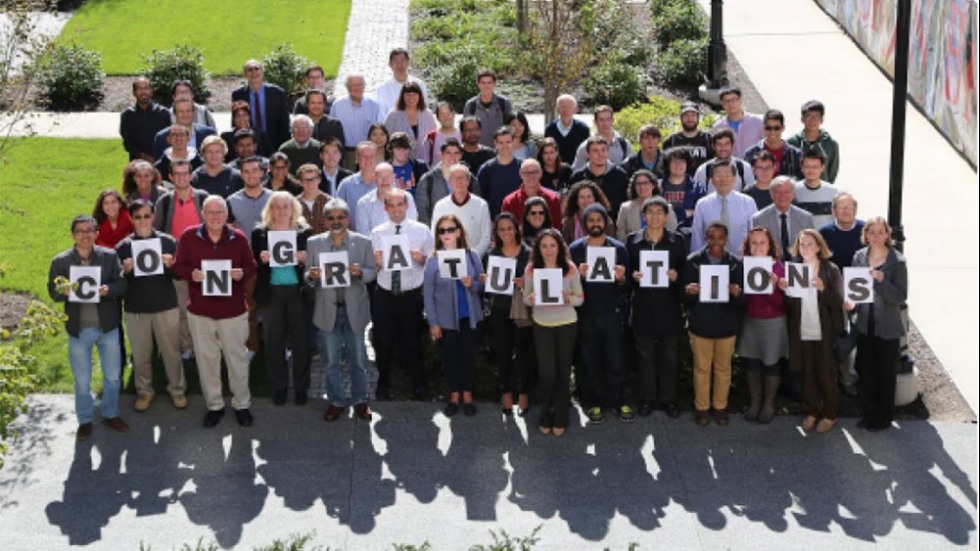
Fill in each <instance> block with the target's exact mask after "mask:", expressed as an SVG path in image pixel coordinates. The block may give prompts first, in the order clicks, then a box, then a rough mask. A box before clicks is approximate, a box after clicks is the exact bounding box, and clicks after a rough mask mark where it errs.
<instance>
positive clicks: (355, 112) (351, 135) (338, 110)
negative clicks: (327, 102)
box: [330, 73, 385, 170]
mask: <svg viewBox="0 0 980 551" xmlns="http://www.w3.org/2000/svg"><path fill="white" fill-rule="evenodd" d="M344 85H345V86H346V87H347V97H344V98H341V99H339V100H337V101H335V102H333V105H332V106H331V107H330V116H331V117H334V118H337V119H340V123H341V124H342V125H343V126H344V143H345V144H347V147H345V148H344V168H346V169H347V170H354V167H355V166H356V164H355V160H356V159H355V154H356V148H355V147H353V144H358V143H361V142H362V141H364V140H366V139H367V136H368V129H369V128H370V127H371V125H372V124H374V123H376V122H382V121H383V120H384V116H385V114H384V113H382V112H381V107H380V106H379V105H378V102H376V101H374V100H373V99H371V98H368V97H365V96H364V89H365V88H367V82H366V81H365V80H364V75H362V74H360V73H351V74H349V75H347V78H346V79H345V80H344Z"/></svg>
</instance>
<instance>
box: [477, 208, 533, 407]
mask: <svg viewBox="0 0 980 551" xmlns="http://www.w3.org/2000/svg"><path fill="white" fill-rule="evenodd" d="M535 199H541V198H540V197H537V198H535ZM537 208H540V209H542V211H543V212H547V209H546V208H545V205H544V200H543V199H541V204H540V205H538V206H537ZM530 256H531V247H529V246H528V245H526V244H524V240H523V238H522V237H521V229H520V227H519V226H518V224H517V218H515V217H514V215H513V214H511V213H510V212H506V211H503V212H501V213H500V214H498V215H497V220H496V221H495V222H494V227H493V248H491V249H490V253H489V254H488V256H487V273H486V274H484V275H483V276H482V278H481V279H482V280H483V283H484V288H485V289H486V292H487V294H488V295H489V297H490V318H489V321H488V324H489V333H490V348H491V349H492V350H493V357H494V360H495V363H496V364H497V373H498V374H499V376H500V390H501V395H500V409H501V411H502V412H503V414H504V415H512V414H513V413H514V393H515V392H516V393H517V407H518V408H519V409H520V413H521V415H524V414H526V413H527V409H528V405H529V404H528V389H529V385H530V370H531V367H532V365H533V362H534V348H533V346H534V340H533V339H534V334H533V330H532V329H531V327H532V324H531V317H530V314H531V313H530V311H529V310H528V308H527V306H525V305H524V301H523V300H521V295H520V293H522V292H523V290H524V270H526V269H527V261H528V259H529V258H530ZM498 259H506V260H509V261H511V262H513V263H514V264H513V266H514V267H513V269H507V270H505V269H503V268H498V267H497V266H496V262H497V260H498ZM515 297H516V298H515Z"/></svg>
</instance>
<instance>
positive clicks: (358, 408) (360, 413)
mask: <svg viewBox="0 0 980 551" xmlns="http://www.w3.org/2000/svg"><path fill="white" fill-rule="evenodd" d="M354 415H356V416H357V418H358V419H360V420H361V421H370V420H371V418H372V417H373V415H372V413H371V408H370V407H368V405H367V404H365V403H360V404H356V405H355V406H354Z"/></svg>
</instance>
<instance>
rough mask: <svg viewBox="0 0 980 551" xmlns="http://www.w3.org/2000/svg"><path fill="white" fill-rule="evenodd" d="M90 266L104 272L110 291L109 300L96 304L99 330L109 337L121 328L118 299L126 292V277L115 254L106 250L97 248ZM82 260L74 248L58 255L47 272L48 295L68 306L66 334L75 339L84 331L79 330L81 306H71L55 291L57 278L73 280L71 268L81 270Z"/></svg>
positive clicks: (75, 303) (102, 278)
mask: <svg viewBox="0 0 980 551" xmlns="http://www.w3.org/2000/svg"><path fill="white" fill-rule="evenodd" d="M89 260H90V263H89V266H98V267H99V268H101V276H100V277H101V281H102V285H106V286H108V287H109V294H108V296H104V297H101V298H100V299H99V303H98V304H97V306H98V310H99V328H100V329H102V331H103V332H104V333H108V332H109V331H112V330H113V329H115V328H117V327H119V321H120V320H119V299H120V298H122V296H123V294H124V293H125V292H126V279H125V278H124V277H123V273H122V265H121V264H120V263H119V257H118V256H116V251H114V250H112V249H107V248H105V247H99V246H95V247H93V248H92V256H91V258H90V259H89ZM81 265H82V259H81V257H80V256H78V253H77V252H76V251H75V247H72V248H70V249H68V250H67V251H65V252H63V253H60V254H58V255H57V256H55V257H54V258H53V259H52V260H51V268H50V270H48V295H50V296H51V299H52V300H54V301H55V302H64V303H65V314H67V315H68V320H67V321H65V330H66V331H67V332H68V334H69V335H71V336H72V337H77V336H78V333H79V332H80V331H81V328H80V327H79V321H80V320H79V315H80V314H79V311H80V309H81V304H80V303H78V302H68V297H66V296H65V295H63V294H62V293H59V292H58V291H57V290H56V289H55V285H54V278H56V277H58V276H62V277H64V278H65V279H68V278H69V277H70V271H71V267H72V266H81Z"/></svg>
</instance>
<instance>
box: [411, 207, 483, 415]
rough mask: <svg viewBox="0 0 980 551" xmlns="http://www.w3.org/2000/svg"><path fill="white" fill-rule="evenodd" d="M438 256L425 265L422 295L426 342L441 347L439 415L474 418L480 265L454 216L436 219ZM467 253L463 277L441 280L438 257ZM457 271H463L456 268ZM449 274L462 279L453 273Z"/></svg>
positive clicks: (480, 305)
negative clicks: (442, 402) (443, 392)
mask: <svg viewBox="0 0 980 551" xmlns="http://www.w3.org/2000/svg"><path fill="white" fill-rule="evenodd" d="M435 233H436V250H435V252H434V253H433V255H432V256H431V257H430V258H429V259H428V260H427V261H426V263H425V276H424V280H423V289H422V295H423V299H424V302H425V317H426V319H428V321H429V336H430V337H431V338H432V342H434V343H436V345H437V346H438V347H439V355H440V358H441V359H442V370H443V374H444V376H445V378H446V384H447V386H448V387H449V401H448V402H447V403H446V408H445V409H444V410H443V413H445V414H446V416H447V417H452V416H454V415H456V413H457V412H459V408H460V400H462V407H463V414H464V415H466V416H467V417H470V416H473V415H476V404H475V403H473V389H474V387H475V386H476V382H475V380H474V371H475V361H474V359H475V357H476V327H477V325H478V324H479V323H480V321H482V320H483V304H482V303H481V300H480V292H482V291H483V281H482V278H481V276H482V275H483V264H482V263H481V262H480V257H479V256H477V254H476V253H475V252H474V251H472V250H471V249H470V248H469V246H468V245H467V243H466V230H465V229H463V223H462V222H461V221H460V220H459V218H457V217H456V216H455V215H452V214H446V215H443V216H440V217H439V219H438V220H436V224H435ZM460 249H462V250H463V251H465V254H464V258H465V262H466V275H465V276H462V275H461V276H460V277H458V278H451V277H444V276H443V273H442V269H441V267H440V264H441V263H442V260H441V259H440V256H442V255H440V253H441V252H442V253H444V252H446V251H455V250H460ZM458 269H461V268H458ZM451 273H461V272H455V271H452V272H451Z"/></svg>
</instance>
